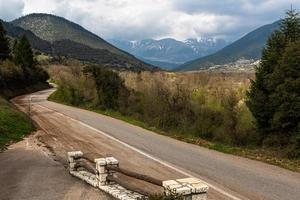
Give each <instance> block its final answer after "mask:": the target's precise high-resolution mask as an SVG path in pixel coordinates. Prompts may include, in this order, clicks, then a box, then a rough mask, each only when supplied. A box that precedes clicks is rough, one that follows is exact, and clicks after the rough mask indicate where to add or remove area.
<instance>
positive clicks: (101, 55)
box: [52, 40, 157, 71]
mask: <svg viewBox="0 0 300 200" xmlns="http://www.w3.org/2000/svg"><path fill="white" fill-rule="evenodd" d="M52 48H53V54H54V55H59V56H66V57H69V58H74V59H77V60H80V61H88V62H91V63H97V64H103V65H105V66H108V67H110V68H114V69H119V70H131V71H147V70H157V68H155V67H151V68H149V65H147V64H145V63H143V62H141V61H139V60H137V59H129V57H128V56H126V55H120V54H114V53H112V52H110V51H108V50H106V49H94V48H91V47H89V46H87V45H83V44H80V43H77V42H74V41H71V40H59V41H55V42H53V43H52Z"/></svg>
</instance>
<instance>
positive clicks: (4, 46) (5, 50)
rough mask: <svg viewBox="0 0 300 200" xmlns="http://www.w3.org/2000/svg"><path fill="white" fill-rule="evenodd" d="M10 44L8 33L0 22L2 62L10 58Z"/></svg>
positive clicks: (0, 53)
mask: <svg viewBox="0 0 300 200" xmlns="http://www.w3.org/2000/svg"><path fill="white" fill-rule="evenodd" d="M9 53H10V50H9V42H8V39H7V37H6V31H5V30H4V27H3V25H2V23H1V22H0V60H5V59H6V58H8V57H9Z"/></svg>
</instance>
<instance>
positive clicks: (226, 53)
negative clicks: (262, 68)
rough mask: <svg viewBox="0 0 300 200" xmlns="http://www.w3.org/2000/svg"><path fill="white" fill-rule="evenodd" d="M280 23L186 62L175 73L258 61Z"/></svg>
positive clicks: (253, 32) (267, 26)
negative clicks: (244, 61)
mask: <svg viewBox="0 0 300 200" xmlns="http://www.w3.org/2000/svg"><path fill="white" fill-rule="evenodd" d="M279 26H280V21H277V22H274V23H272V24H268V25H265V26H262V27H259V28H258V29H256V30H254V31H252V32H250V33H248V34H246V35H245V36H243V37H242V38H240V39H239V40H237V41H235V42H233V43H232V44H230V45H228V46H226V47H225V48H223V49H221V50H219V51H218V52H216V53H214V54H211V55H208V56H205V57H202V58H199V59H196V60H193V61H190V62H187V63H185V64H183V65H181V66H179V67H177V69H175V70H177V71H194V70H201V69H208V68H210V67H213V66H215V65H225V64H228V63H234V62H236V61H239V60H241V59H243V60H259V59H260V57H261V52H262V49H263V48H264V46H265V44H266V42H267V39H268V37H269V36H270V35H271V34H272V32H273V31H275V30H276V29H279Z"/></svg>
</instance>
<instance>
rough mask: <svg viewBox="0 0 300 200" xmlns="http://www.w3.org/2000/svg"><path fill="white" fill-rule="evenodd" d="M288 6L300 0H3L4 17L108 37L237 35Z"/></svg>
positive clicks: (299, 5) (298, 4) (272, 18)
mask: <svg viewBox="0 0 300 200" xmlns="http://www.w3.org/2000/svg"><path fill="white" fill-rule="evenodd" d="M22 1H23V2H24V3H23V2H22ZM13 2H15V3H13ZM22 3H23V4H22ZM290 4H293V5H294V7H296V8H299V9H300V0H264V1H262V0H222V1H220V0H72V1H71V0H0V5H1V7H0V11H2V7H4V6H8V5H9V6H10V8H12V9H5V10H14V11H13V12H10V13H8V12H6V13H5V12H1V14H0V16H1V17H2V18H5V19H12V18H15V17H17V16H20V15H22V14H29V13H34V12H35V13H36V12H39V13H51V14H56V15H59V16H63V17H65V18H67V19H69V20H72V21H74V22H76V23H79V24H80V25H82V26H84V27H85V28H87V29H89V30H91V31H93V32H95V33H96V34H98V35H100V36H101V37H104V38H119V39H130V40H137V39H144V38H163V37H173V38H177V39H186V38H189V37H197V36H201V35H206V36H214V37H224V38H229V39H236V38H237V37H239V36H241V35H242V34H244V33H246V32H249V31H251V30H252V29H254V28H256V27H259V26H261V25H264V24H266V23H272V22H273V21H275V20H278V19H280V18H281V17H283V13H284V9H288V8H289V6H290ZM23 8H24V9H23ZM3 10H4V9H3ZM22 11H23V12H22ZM21 13H22V14H21Z"/></svg>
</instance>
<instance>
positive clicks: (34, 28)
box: [11, 14, 124, 54]
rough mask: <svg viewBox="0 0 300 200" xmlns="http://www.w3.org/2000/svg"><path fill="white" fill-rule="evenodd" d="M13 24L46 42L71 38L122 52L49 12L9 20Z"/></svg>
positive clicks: (94, 46)
mask: <svg viewBox="0 0 300 200" xmlns="http://www.w3.org/2000/svg"><path fill="white" fill-rule="evenodd" d="M11 23H12V24H14V25H15V26H19V27H22V28H23V29H25V30H30V31H31V32H33V33H34V34H35V35H36V36H38V37H39V38H41V39H43V40H46V41H48V42H54V41H59V40H71V41H74V42H77V43H81V44H84V45H87V46H90V47H92V48H96V49H107V50H109V51H111V52H113V53H118V54H124V52H123V51H120V50H119V49H118V48H116V47H114V46H112V45H111V44H109V43H108V42H106V41H105V40H103V39H102V38H100V37H99V36H97V35H96V34H94V33H92V32H90V31H88V30H86V29H84V28H83V27H82V26H80V25H78V24H75V23H73V22H71V21H69V20H66V19H65V18H62V17H58V16H55V15H50V14H30V15H26V16H24V17H21V18H19V19H16V20H14V21H12V22H11Z"/></svg>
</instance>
